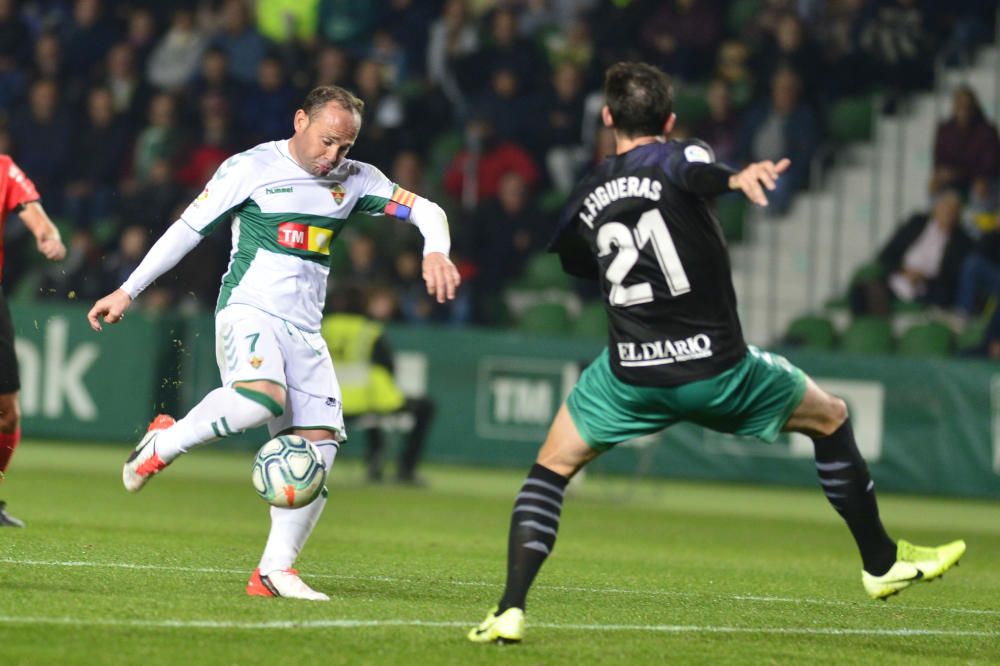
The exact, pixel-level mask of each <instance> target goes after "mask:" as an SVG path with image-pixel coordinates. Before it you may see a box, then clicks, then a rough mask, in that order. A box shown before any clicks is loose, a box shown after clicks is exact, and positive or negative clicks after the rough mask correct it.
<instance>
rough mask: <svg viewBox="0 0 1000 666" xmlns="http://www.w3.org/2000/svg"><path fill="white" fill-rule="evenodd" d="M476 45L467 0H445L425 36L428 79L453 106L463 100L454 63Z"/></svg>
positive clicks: (474, 26) (474, 27)
mask: <svg viewBox="0 0 1000 666" xmlns="http://www.w3.org/2000/svg"><path fill="white" fill-rule="evenodd" d="M478 48H479V33H478V31H477V30H476V25H475V23H474V22H473V21H472V19H471V17H470V16H469V12H468V7H467V4H466V0H447V1H446V2H445V5H444V8H443V9H442V12H441V16H440V18H438V19H437V20H436V21H435V22H434V23H433V24H432V25H431V28H430V34H429V35H428V40H427V79H428V81H429V82H430V83H431V84H432V85H435V86H438V87H440V89H441V90H442V92H443V93H444V95H445V96H446V97H447V98H448V99H449V100H450V101H451V103H452V104H453V105H455V106H461V105H462V104H463V95H462V91H461V89H460V88H459V86H458V81H457V79H456V76H455V66H456V63H458V62H460V61H461V60H462V59H464V58H468V57H470V56H471V55H472V54H473V53H475V52H476V50H477V49H478Z"/></svg>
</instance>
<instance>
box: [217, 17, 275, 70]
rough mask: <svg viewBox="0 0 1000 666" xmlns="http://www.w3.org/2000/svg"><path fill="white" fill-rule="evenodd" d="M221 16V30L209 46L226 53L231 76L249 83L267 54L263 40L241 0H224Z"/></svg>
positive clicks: (265, 43)
mask: <svg viewBox="0 0 1000 666" xmlns="http://www.w3.org/2000/svg"><path fill="white" fill-rule="evenodd" d="M221 19H222V20H221V23H222V25H221V29H220V31H219V32H218V33H217V34H216V35H215V36H214V37H213V38H212V45H213V46H215V47H218V48H220V49H222V50H223V51H224V52H225V53H226V55H227V56H228V64H229V73H230V74H231V75H232V77H233V78H234V79H236V80H237V81H239V82H240V83H242V84H244V85H249V84H252V83H253V82H254V80H255V79H256V78H257V65H259V64H260V61H261V59H262V58H263V57H264V56H265V54H266V53H267V42H266V40H265V39H264V38H263V37H261V36H260V34H259V33H258V32H257V30H256V28H255V25H254V22H253V16H251V13H250V7H249V6H248V5H247V3H246V2H244V0H225V2H223V3H222V10H221Z"/></svg>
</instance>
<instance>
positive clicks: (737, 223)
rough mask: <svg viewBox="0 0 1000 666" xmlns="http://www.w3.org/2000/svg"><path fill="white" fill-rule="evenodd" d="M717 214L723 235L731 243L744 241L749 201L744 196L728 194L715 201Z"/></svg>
mask: <svg viewBox="0 0 1000 666" xmlns="http://www.w3.org/2000/svg"><path fill="white" fill-rule="evenodd" d="M715 214H716V216H717V217H718V218H719V225H720V226H721V227H722V233H723V235H725V237H726V240H727V241H728V242H730V243H738V242H740V241H742V240H743V230H744V227H745V225H746V214H747V199H746V197H744V196H743V195H742V194H727V195H725V196H722V197H719V198H718V199H716V200H715Z"/></svg>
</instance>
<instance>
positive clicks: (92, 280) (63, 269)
mask: <svg viewBox="0 0 1000 666" xmlns="http://www.w3.org/2000/svg"><path fill="white" fill-rule="evenodd" d="M103 266H104V253H103V252H102V251H101V248H100V247H99V246H98V245H97V242H96V241H95V240H94V234H93V231H92V230H90V229H73V231H72V233H71V235H70V239H69V252H68V253H67V254H66V260H65V261H64V262H63V263H62V264H60V265H58V266H48V267H46V268H45V270H44V271H43V272H42V276H41V279H40V280H39V284H38V295H39V297H40V298H43V299H50V298H51V299H60V300H64V299H67V298H69V299H70V300H77V299H78V300H81V301H87V300H88V299H91V298H100V297H101V296H102V295H104V293H105V292H104V283H103V281H102V274H103Z"/></svg>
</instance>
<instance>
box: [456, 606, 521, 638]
mask: <svg viewBox="0 0 1000 666" xmlns="http://www.w3.org/2000/svg"><path fill="white" fill-rule="evenodd" d="M496 613H497V607H496V606H494V607H493V610H491V611H490V614H489V615H487V616H486V619H485V620H483V621H482V624H480V625H479V626H478V627H473V628H472V629H470V630H469V634H468V636H469V640H470V641H472V642H473V643H520V642H521V640H522V639H523V638H524V611H523V610H521V609H520V608H508V609H507V610H505V611H504V612H502V613H500V614H499V615H497V614H496Z"/></svg>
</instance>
